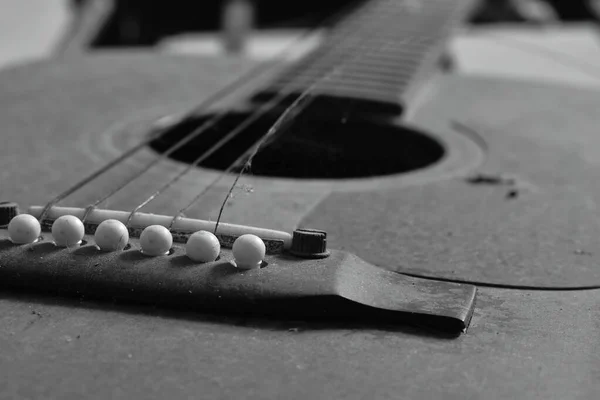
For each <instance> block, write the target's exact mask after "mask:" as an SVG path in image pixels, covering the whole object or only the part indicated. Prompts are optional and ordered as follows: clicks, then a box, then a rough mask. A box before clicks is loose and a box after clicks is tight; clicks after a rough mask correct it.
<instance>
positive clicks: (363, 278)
mask: <svg viewBox="0 0 600 400" xmlns="http://www.w3.org/2000/svg"><path fill="white" fill-rule="evenodd" d="M69 212H72V214H70V215H75V216H82V215H80V214H81V213H82V212H84V210H83V209H69V208H56V209H53V210H51V212H50V213H49V215H48V217H49V220H48V221H52V220H54V219H56V218H58V217H59V216H60V215H67V214H68V213H69ZM30 213H31V214H32V215H36V214H37V216H39V214H40V213H41V207H32V208H31V209H30ZM127 216H128V213H124V212H118V211H108V210H95V212H94V213H91V214H90V215H89V217H90V220H89V221H88V222H87V223H86V224H85V228H86V236H85V237H84V240H83V241H82V244H81V245H79V246H75V247H59V246H57V245H56V244H54V242H53V241H52V237H51V235H50V234H49V233H47V232H45V231H44V232H42V234H41V238H40V240H38V241H37V242H35V243H31V244H25V245H19V244H15V243H13V242H12V241H11V240H10V239H9V238H8V232H7V230H6V229H0V266H1V268H0V285H2V286H4V287H6V288H12V289H16V290H32V291H35V292H49V293H55V294H61V295H66V296H75V297H81V296H85V297H86V298H94V299H100V300H111V301H113V300H122V301H128V302H135V303H143V304H152V305H163V306H169V307H178V308H185V309H199V310H211V311H223V312H235V313H240V312H242V313H244V314H255V315H256V314H258V315H275V316H278V317H287V316H290V315H294V316H301V317H306V318H328V319H332V318H342V319H344V318H350V319H352V320H357V319H365V320H369V321H372V322H375V323H384V324H386V325H389V324H399V325H404V324H417V325H419V326H427V327H429V328H432V329H435V330H436V331H440V332H446V333H450V334H453V335H454V334H459V333H460V332H463V331H465V330H466V329H467V327H468V325H469V322H470V320H471V316H472V314H473V308H474V302H475V295H476V288H475V286H473V285H468V284H460V283H451V282H442V281H436V280H431V279H421V278H415V277H410V276H406V275H402V274H399V273H397V272H392V271H389V270H386V269H383V268H379V267H377V266H374V265H372V264H370V263H368V262H366V261H364V260H362V259H360V258H358V257H357V256H355V255H352V254H350V253H347V252H344V251H337V250H326V249H325V250H324V251H319V252H318V253H314V256H312V257H311V256H309V255H308V254H306V253H305V254H302V251H306V250H307V249H315V248H317V247H318V246H316V247H315V243H317V242H318V243H320V244H321V245H323V235H321V233H320V232H322V231H315V230H297V231H296V232H295V233H294V234H289V233H286V232H280V231H271V230H268V229H262V228H254V227H247V226H242V225H232V224H219V227H218V230H219V232H220V235H217V236H218V238H219V240H220V241H221V244H222V248H221V254H220V256H219V258H218V259H217V260H216V261H214V262H208V263H198V262H195V261H192V260H191V259H190V258H189V257H187V256H186V255H185V249H184V248H183V247H182V246H180V245H178V244H174V245H173V248H172V249H171V251H170V252H169V253H168V254H167V255H163V256H156V257H150V256H147V255H144V254H142V252H141V251H140V244H139V239H138V235H131V238H130V246H129V247H128V250H123V251H115V252H105V251H101V250H100V249H99V248H98V247H97V246H96V245H94V244H93V243H94V239H93V236H91V234H92V233H93V231H94V230H95V227H96V226H97V225H98V224H99V223H100V222H101V220H102V218H104V219H108V218H115V217H116V218H117V219H123V218H127ZM171 220H172V218H171V217H165V216H160V215H152V214H140V215H136V217H135V218H134V219H133V220H132V226H135V227H136V228H135V229H133V230H132V231H131V233H138V232H139V230H140V229H143V228H142V227H143V226H144V225H145V224H154V223H157V222H163V225H164V226H168V224H169V223H170V222H166V221H171ZM48 224H49V222H48V223H46V222H44V224H43V225H44V227H45V228H48ZM207 224H213V225H214V223H212V222H209V221H200V220H192V219H179V220H177V221H176V222H175V223H174V224H173V226H172V227H171V228H172V229H173V231H174V232H178V233H177V234H176V235H174V237H177V240H176V242H178V243H181V242H183V241H185V240H184V239H185V238H186V237H187V236H189V234H191V233H193V230H198V228H199V229H202V228H206V227H207V226H208V225H207ZM50 226H51V224H50ZM184 228H185V229H184ZM221 229H222V230H221ZM250 231H251V232H253V233H255V234H258V235H259V236H260V237H261V238H263V239H264V240H265V242H267V243H272V244H271V245H269V246H268V247H270V249H271V251H270V252H269V253H268V254H267V255H266V256H265V258H264V261H263V263H262V266H261V268H257V269H253V270H241V269H238V268H236V267H235V264H234V263H233V254H232V250H231V243H232V238H235V237H237V236H239V235H241V234H244V233H247V232H250ZM307 237H308V238H309V239H307ZM315 237H317V239H315ZM319 238H320V239H319ZM307 240H308V241H307ZM311 241H312V242H311ZM315 241H316V242H315ZM294 242H296V243H295V244H294ZM273 250H276V251H273ZM320 250H323V249H322V248H321V249H320ZM315 251H316V250H315ZM298 252H300V253H298ZM298 254H300V255H301V256H298Z"/></svg>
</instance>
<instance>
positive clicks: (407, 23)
mask: <svg viewBox="0 0 600 400" xmlns="http://www.w3.org/2000/svg"><path fill="white" fill-rule="evenodd" d="M472 3H473V1H471V0H412V1H410V0H372V1H367V2H366V3H364V4H363V5H362V6H360V7H359V8H358V9H356V10H355V11H354V12H353V13H352V14H351V15H350V16H349V17H348V18H346V19H344V20H343V21H342V22H341V23H340V24H338V25H336V26H335V27H334V28H333V29H332V31H331V33H330V35H329V37H328V39H327V40H326V42H325V43H324V44H323V45H322V46H320V47H319V48H317V49H316V50H315V51H313V52H311V53H310V54H309V55H308V56H306V57H305V58H303V59H302V60H301V61H299V62H298V63H296V64H294V65H293V66H292V67H291V68H289V69H288V70H287V71H285V72H284V73H283V74H282V75H281V76H280V77H278V78H277V79H276V80H275V82H274V83H273V84H272V85H271V86H270V87H268V88H267V89H266V90H265V91H263V92H261V93H260V94H259V95H258V96H257V97H256V99H257V100H266V99H269V98H272V96H274V95H275V94H277V93H279V92H281V91H290V92H291V93H293V94H292V95H291V96H290V98H293V97H294V94H298V93H300V92H302V91H304V90H306V89H307V88H309V87H311V85H313V83H315V82H316V85H315V88H314V93H315V94H316V95H317V96H318V97H320V98H325V99H327V100H331V101H335V102H336V103H340V102H341V104H338V106H339V108H340V109H343V108H344V107H346V106H347V104H345V103H348V102H359V104H360V107H356V105H357V104H354V108H358V109H360V110H361V111H367V112H372V111H375V112H379V113H381V112H383V113H394V114H397V113H400V112H401V111H402V105H401V104H402V102H406V101H408V100H409V97H410V96H411V93H412V92H414V90H415V89H416V86H417V84H418V81H419V78H420V77H423V76H424V75H426V74H427V71H428V70H430V69H431V68H432V67H434V66H435V63H436V62H437V60H438V57H439V56H440V54H441V52H442V51H443V44H444V42H445V39H446V38H447V37H448V35H449V33H450V31H451V30H452V28H453V27H455V26H456V25H458V24H459V23H460V22H461V21H462V20H463V18H464V17H465V15H466V14H467V13H468V11H469V10H470V6H471V4H472Z"/></svg>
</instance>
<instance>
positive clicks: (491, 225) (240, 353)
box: [0, 53, 600, 399]
mask: <svg viewBox="0 0 600 400" xmlns="http://www.w3.org/2000/svg"><path fill="white" fill-rule="evenodd" d="M251 67H253V65H248V63H246V62H244V61H243V60H239V59H199V58H185V57H171V56H157V55H153V54H149V53H148V54H146V53H139V54H134V55H125V54H112V53H106V54H101V55H96V56H91V57H83V58H78V59H66V60H55V61H50V62H47V63H40V64H36V65H30V66H26V67H22V68H18V69H13V70H7V71H4V72H3V73H2V74H0V87H2V90H1V91H0V105H1V108H0V110H1V111H0V121H2V128H1V129H2V138H3V142H2V144H1V145H0V160H1V163H2V175H1V176H2V181H1V182H2V186H1V192H2V197H3V199H4V200H12V201H16V202H19V203H20V204H21V205H22V206H24V205H33V204H44V203H45V202H46V201H47V200H48V199H50V198H52V197H54V196H56V195H57V194H59V193H61V192H62V191H64V190H65V189H67V188H69V187H70V186H71V185H72V184H73V183H75V182H76V181H78V180H79V179H80V178H81V177H82V176H85V175H87V174H89V173H91V172H92V171H94V170H95V169H97V168H99V167H101V166H102V165H104V164H106V163H107V162H108V161H110V160H111V159H113V158H114V157H116V156H118V155H119V154H120V153H122V152H123V151H124V150H125V149H127V148H129V147H130V146H131V145H132V144H135V143H137V142H139V141H140V140H141V139H142V138H143V137H144V135H147V134H148V130H147V129H145V128H147V127H148V126H149V124H150V123H151V122H152V121H154V120H155V119H156V118H159V117H161V116H164V115H168V114H170V113H174V112H177V111H181V110H182V109H185V108H186V107H191V106H192V105H193V104H197V103H198V102H199V101H201V100H202V99H203V98H207V97H208V96H209V95H211V94H212V93H214V92H215V91H216V90H218V89H219V88H221V87H223V86H224V85H226V84H227V83H228V82H230V81H231V80H232V79H234V78H235V77H236V76H239V75H241V74H243V73H244V72H246V71H247V70H248V69H249V68H251ZM417 99H418V101H416V102H414V104H412V105H411V106H410V107H409V108H408V109H407V110H406V111H405V114H404V117H403V118H398V119H385V120H377V119H376V117H373V124H376V125H377V126H387V127H391V128H393V129H398V132H402V129H404V128H403V127H405V126H410V129H411V130H413V131H415V132H420V133H422V134H423V135H425V136H427V137H429V138H432V139H433V140H434V141H436V142H437V143H439V144H440V145H441V147H442V148H443V149H444V154H443V156H442V157H440V158H439V159H438V160H436V161H435V162H432V163H431V164H430V165H428V166H426V167H423V168H420V169H416V170H414V171H411V172H407V173H402V174H389V175H385V176H377V177H362V178H360V179H351V178H347V179H337V180H336V179H326V180H318V179H289V178H281V177H277V178H269V177H264V176H263V177H261V176H252V175H250V176H246V177H244V178H243V180H244V184H246V185H251V186H252V188H253V191H241V193H238V194H237V195H236V196H234V198H233V199H232V201H231V205H230V206H228V207H227V208H226V210H225V213H224V217H223V220H224V221H226V222H234V223H243V224H249V225H255V226H260V227H265V228H273V229H285V230H288V231H289V230H292V229H293V228H295V227H296V226H306V227H315V228H320V229H324V230H326V231H327V232H328V245H329V247H331V248H334V249H341V250H346V251H349V252H351V253H354V254H356V255H358V256H359V257H361V258H363V259H364V260H366V261H368V262H370V263H372V264H374V265H377V266H379V267H381V268H385V269H389V270H393V271H397V272H399V273H405V274H410V275H414V276H421V277H429V278H432V279H441V280H450V281H457V282H469V283H473V284H476V285H477V286H478V293H477V299H476V304H475V311H474V314H473V317H472V320H471V323H470V327H469V329H468V330H467V331H466V333H464V334H463V335H460V336H458V337H452V338H448V337H443V336H439V335H436V334H434V333H430V332H427V331H424V330H422V329H418V328H416V327H411V326H408V325H406V326H404V325H402V324H400V325H399V326H388V325H385V326H378V325H376V324H375V325H369V324H360V323H356V324H354V323H348V322H345V323H341V322H335V321H333V322H329V321H319V322H311V321H309V320H291V321H290V320H285V321H277V320H273V319H260V318H255V317H243V316H239V315H238V316H227V315H215V314H205V313H196V312H186V311H173V310H168V309H163V308H158V309H157V308H149V307H145V306H133V305H124V304H111V303H108V304H107V303H102V302H93V301H88V300H85V299H83V300H80V301H78V300H69V299H62V298H58V297H52V296H42V295H37V294H32V293H18V292H14V291H9V292H4V293H3V296H2V299H1V300H0V344H1V347H2V354H1V360H2V361H1V364H2V366H3V368H2V370H3V375H4V377H3V379H2V381H3V389H2V392H3V397H5V398H10V397H12V398H17V397H18V398H39V397H52V398H79V397H81V396H85V397H91V398H111V397H112V398H131V397H136V396H137V397H140V398H166V397H170V398H197V397H201V398H233V397H243V398H246V397H249V398H263V399H270V398H272V399H276V398H290V399H305V398H357V399H358V398H367V397H370V398H390V399H392V398H393V399H397V398H456V399H465V398H540V399H565V398H597V397H598V395H599V392H600V389H599V388H598V386H597V385H595V383H597V382H596V381H597V376H598V373H599V372H600V356H599V354H600V353H599V351H598V350H599V349H600V342H599V339H598V335H597V334H596V333H597V331H598V327H599V323H598V321H599V317H600V315H599V311H598V305H599V303H600V291H599V290H598V289H595V288H596V287H600V268H599V265H600V263H599V261H600V246H599V245H598V238H599V237H600V224H598V222H597V218H598V211H597V209H596V202H595V199H596V198H599V196H600V186H599V185H598V184H597V177H598V176H600V163H599V162H598V161H597V160H598V159H600V157H598V155H599V154H598V153H599V150H598V149H600V143H599V142H600V136H598V135H597V127H598V122H599V118H598V113H597V110H598V109H599V107H600V94H598V93H595V92H592V91H585V90H574V89H569V88H565V87H558V86H556V87H552V86H543V85H538V84H529V83H527V82H511V81H506V80H493V79H481V78H479V79H472V78H464V77H458V76H451V75H440V76H436V77H434V78H433V79H431V80H429V82H428V83H427V85H426V86H424V87H423V89H422V90H421V91H420V92H419V96H418V97H417ZM222 106H223V107H227V106H228V105H227V104H225V105H222ZM324 114H326V113H324ZM349 123H352V122H351V121H350V122H349ZM399 134H400V133H399ZM364 140H365V141H369V140H371V139H370V134H369V132H365V133H364ZM383 145H386V143H383ZM387 146H389V144H387ZM398 153H399V154H402V149H401V148H398ZM153 154H154V153H153V151H152V150H150V149H147V150H145V152H144V153H143V154H142V155H140V156H139V157H138V158H136V159H132V160H129V161H127V162H126V163H125V164H124V165H123V166H122V167H119V168H123V170H122V171H121V172H123V171H125V170H127V171H130V170H135V168H136V167H137V168H139V166H140V165H143V161H144V160H146V159H149V158H150V157H153V156H154V155H153ZM372 158H373V159H376V158H377V154H373V155H372ZM309 161H310V160H309ZM180 168H181V164H179V163H177V162H175V161H171V160H165V161H164V162H161V164H160V165H158V166H157V167H156V168H154V169H153V170H152V171H151V172H149V173H148V174H147V176H145V177H144V179H142V180H141V181H139V182H136V183H135V184H134V186H133V187H131V188H128V189H127V191H126V192H125V193H124V194H123V195H122V196H120V197H119V196H116V198H115V199H111V200H110V203H109V204H108V205H107V206H108V207H109V208H111V209H115V210H130V209H132V207H134V206H135V205H136V204H138V203H139V201H141V200H143V197H144V194H146V195H147V194H148V193H149V192H151V190H153V189H154V188H155V187H156V186H157V185H160V184H162V182H164V181H165V180H167V179H168V178H169V177H170V176H172V175H173V173H174V172H176V171H178V169H180ZM217 175H218V172H216V171H214V170H208V169H202V168H197V169H196V170H194V171H193V173H192V174H190V175H189V176H186V178H185V179H183V180H182V181H180V182H178V184H177V185H176V186H175V187H174V188H173V189H172V191H171V192H170V194H167V195H166V196H163V198H160V199H159V200H157V201H156V202H154V203H152V204H151V205H149V207H148V210H147V211H149V212H155V213H160V214H166V215H173V214H174V213H175V212H176V211H177V210H178V207H180V206H181V205H183V204H185V199H187V198H191V197H193V196H194V195H195V194H196V193H197V192H198V191H199V190H201V188H202V186H203V185H206V184H208V183H209V182H210V181H211V180H212V179H214V177H215V176H217ZM109 183H110V182H104V183H102V182H99V183H95V184H94V185H93V187H89V188H87V189H88V190H84V193H83V194H81V195H79V196H80V197H78V198H76V199H74V200H73V204H70V201H71V200H70V199H67V200H65V204H66V205H76V206H82V205H85V204H89V202H91V201H93V200H95V198H96V197H98V196H99V194H100V193H103V191H104V190H106V187H108V184H109ZM230 184H231V179H226V180H224V181H223V182H222V183H221V184H220V185H219V186H218V187H216V188H214V190H213V191H212V192H211V193H212V194H210V195H209V196H208V197H207V199H206V200H205V201H201V202H200V204H199V205H198V206H197V207H196V208H195V209H194V213H193V215H194V216H197V217H202V218H213V219H214V218H216V213H217V212H218V209H219V207H220V203H221V202H222V200H223V198H224V196H225V194H226V192H227V190H228V187H229V186H228V185H230ZM103 185H107V186H103ZM138 197H139V198H138Z"/></svg>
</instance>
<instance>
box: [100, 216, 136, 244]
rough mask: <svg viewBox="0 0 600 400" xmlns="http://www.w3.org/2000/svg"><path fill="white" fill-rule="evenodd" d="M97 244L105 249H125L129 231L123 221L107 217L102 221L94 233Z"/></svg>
mask: <svg viewBox="0 0 600 400" xmlns="http://www.w3.org/2000/svg"><path fill="white" fill-rule="evenodd" d="M94 239H95V240H96V245H98V247H99V248H100V250H103V251H119V250H123V249H124V248H125V246H127V243H128V242H129V232H128V231H127V228H126V227H125V224H123V223H122V222H121V221H118V220H116V219H107V220H105V221H102V222H101V223H100V225H98V227H97V228H96V233H95V234H94Z"/></svg>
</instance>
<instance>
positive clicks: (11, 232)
mask: <svg viewBox="0 0 600 400" xmlns="http://www.w3.org/2000/svg"><path fill="white" fill-rule="evenodd" d="M41 231H42V229H41V227H40V222H39V221H38V220H37V218H35V217H34V216H33V215H29V214H19V215H17V216H15V217H14V218H13V219H11V220H10V222H9V223H8V236H9V237H10V240H11V241H12V242H13V243H16V244H27V243H33V242H35V241H36V240H37V239H38V238H39V237H40V233H41Z"/></svg>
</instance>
